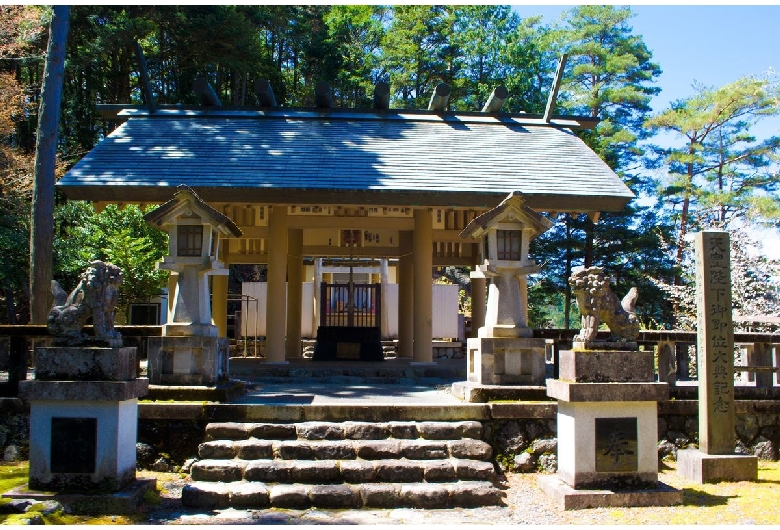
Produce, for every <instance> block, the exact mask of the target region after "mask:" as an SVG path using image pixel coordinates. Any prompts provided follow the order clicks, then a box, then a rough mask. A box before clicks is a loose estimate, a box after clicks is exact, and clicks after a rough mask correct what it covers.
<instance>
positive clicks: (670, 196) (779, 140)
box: [645, 77, 780, 265]
mask: <svg viewBox="0 0 780 530" xmlns="http://www.w3.org/2000/svg"><path fill="white" fill-rule="evenodd" d="M694 88H695V89H696V94H695V95H694V96H691V97H690V98H687V99H683V100H679V101H676V102H674V103H672V105H671V107H670V108H669V109H666V110H664V111H662V112H660V113H659V114H657V115H655V116H653V117H652V118H650V119H648V120H647V121H646V122H645V124H646V126H647V127H649V128H650V129H651V130H654V131H661V132H666V133H673V134H675V135H676V137H677V139H678V140H683V143H682V144H680V145H678V146H676V147H671V148H666V149H660V148H659V149H658V152H659V153H660V154H661V156H662V158H663V162H664V163H665V164H666V165H667V166H668V170H669V175H668V178H667V180H666V182H664V184H663V187H662V189H661V191H660V195H661V196H662V197H664V198H665V199H666V200H667V201H668V202H669V203H670V204H671V205H672V207H673V209H674V212H673V216H674V218H675V219H676V224H677V244H676V250H675V256H676V261H677V264H678V265H680V264H682V261H683V253H684V250H685V238H686V235H687V234H688V232H689V231H690V229H691V228H692V227H695V226H701V225H708V224H712V223H716V222H717V223H720V224H721V225H723V226H728V225H729V224H731V223H732V222H733V221H734V220H737V219H739V220H741V221H754V220H761V219H765V220H766V219H770V220H771V219H774V220H776V219H777V218H778V217H780V216H778V213H779V212H778V207H777V199H776V196H774V198H772V195H771V194H772V193H774V192H776V191H777V189H778V185H779V184H780V175H778V174H777V172H776V169H772V167H771V164H772V162H773V161H774V160H776V159H777V156H778V155H780V137H774V138H770V139H768V140H765V141H763V142H756V139H755V138H754V137H753V136H752V135H751V134H750V129H751V127H752V126H753V125H755V124H756V123H757V122H758V121H760V120H761V119H762V118H764V117H766V116H770V115H774V114H777V113H778V112H780V104H778V101H780V100H779V99H778V94H779V93H778V91H777V89H776V87H773V86H772V85H770V84H769V82H768V81H767V80H761V79H754V78H750V77H745V78H742V79H738V80H737V81H735V82H733V83H729V84H727V85H724V86H723V87H720V88H717V89H713V88H705V87H702V86H696V87H694ZM678 206H679V211H678V210H677V207H678Z"/></svg>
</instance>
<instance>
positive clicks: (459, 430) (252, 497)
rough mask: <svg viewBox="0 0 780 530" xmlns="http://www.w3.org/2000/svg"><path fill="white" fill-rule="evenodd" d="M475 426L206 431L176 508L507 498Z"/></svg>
mask: <svg viewBox="0 0 780 530" xmlns="http://www.w3.org/2000/svg"><path fill="white" fill-rule="evenodd" d="M481 436H482V425H481V424H480V423H479V422H477V421H454V422H447V421H388V422H377V423H372V422H357V421H346V422H325V421H307V422H300V423H211V424H209V425H208V426H207V427H206V438H207V441H206V442H205V443H203V444H201V445H200V447H199V456H200V458H201V460H199V461H197V462H195V463H194V464H193V465H192V468H191V471H190V473H191V478H192V480H193V482H192V483H191V484H188V485H187V486H186V487H185V488H184V490H183V491H182V504H183V505H185V506H189V507H198V508H206V509H215V508H228V507H233V508H244V509H246V508H255V509H259V508H269V507H273V508H307V507H312V506H314V507H318V508H362V507H367V508H368V507H371V508H394V507H415V508H451V507H475V506H487V505H498V504H501V503H502V497H503V494H502V492H501V490H500V489H499V488H498V487H497V486H496V484H497V481H498V477H497V475H496V472H495V469H494V467H493V464H492V463H491V461H490V458H491V456H492V454H491V453H492V450H491V447H490V445H488V444H487V443H485V442H483V441H482V440H481Z"/></svg>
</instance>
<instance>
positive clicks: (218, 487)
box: [181, 481, 503, 509]
mask: <svg viewBox="0 0 780 530" xmlns="http://www.w3.org/2000/svg"><path fill="white" fill-rule="evenodd" d="M502 496H503V494H502V492H501V490H499V489H498V488H496V487H495V486H494V485H493V484H492V483H491V482H488V481H458V482H451V483H434V484H431V483H395V482H385V483H372V484H316V485H313V484H265V483H262V482H247V481H235V482H216V483H212V482H194V483H192V484H188V485H187V486H185V487H184V489H183V490H182V498H181V500H182V504H183V505H184V506H188V507H196V508H203V509H224V508H230V507H232V508H269V507H270V508H309V507H312V506H314V507H318V508H363V507H366V508H395V507H411V508H454V507H477V506H489V505H497V504H501V502H502Z"/></svg>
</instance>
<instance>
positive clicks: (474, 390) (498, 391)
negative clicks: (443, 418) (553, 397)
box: [451, 381, 548, 403]
mask: <svg viewBox="0 0 780 530" xmlns="http://www.w3.org/2000/svg"><path fill="white" fill-rule="evenodd" d="M451 392H452V395H453V396H455V397H457V398H458V399H461V400H463V401H466V402H468V403H488V402H490V401H547V400H548V397H547V389H546V388H545V387H544V386H533V385H524V386H520V385H514V386H509V385H483V384H481V383H472V382H471V381H459V382H457V383H452V387H451Z"/></svg>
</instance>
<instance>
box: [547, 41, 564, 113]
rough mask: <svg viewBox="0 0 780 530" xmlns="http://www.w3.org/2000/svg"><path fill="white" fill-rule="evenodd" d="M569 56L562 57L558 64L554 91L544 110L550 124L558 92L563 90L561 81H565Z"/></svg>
mask: <svg viewBox="0 0 780 530" xmlns="http://www.w3.org/2000/svg"><path fill="white" fill-rule="evenodd" d="M567 57H568V54H566V53H564V54H563V55H561V60H560V62H559V63H558V68H557V69H556V70H555V79H554V80H553V86H552V90H550V97H549V98H547V107H546V108H545V109H544V121H545V122H546V123H550V119H551V118H552V112H553V110H554V109H555V100H557V99H558V90H559V89H560V88H561V80H562V79H563V69H564V68H565V67H566V59H567Z"/></svg>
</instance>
